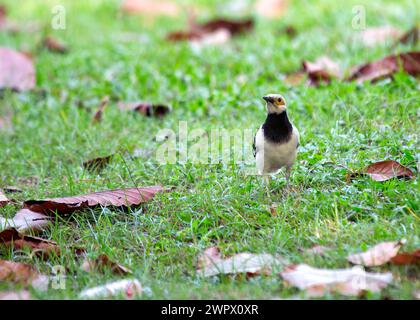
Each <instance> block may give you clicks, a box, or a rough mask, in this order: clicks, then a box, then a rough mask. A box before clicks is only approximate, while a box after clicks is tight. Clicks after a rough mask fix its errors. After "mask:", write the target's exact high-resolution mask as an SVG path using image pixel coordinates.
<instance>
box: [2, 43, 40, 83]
mask: <svg viewBox="0 0 420 320" xmlns="http://www.w3.org/2000/svg"><path fill="white" fill-rule="evenodd" d="M0 70H1V72H0V89H4V88H9V89H12V90H17V91H25V90H30V89H33V88H34V87H35V68H34V65H33V62H32V60H31V59H29V58H27V57H26V56H25V55H24V54H22V53H20V52H17V51H15V50H12V49H9V48H0Z"/></svg>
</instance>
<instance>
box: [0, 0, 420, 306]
mask: <svg viewBox="0 0 420 320" xmlns="http://www.w3.org/2000/svg"><path fill="white" fill-rule="evenodd" d="M188 2H189V3H192V1H183V3H184V4H185V3H188ZM2 3H5V4H6V5H7V7H8V9H9V16H10V17H11V18H13V19H14V20H16V21H38V22H41V23H43V24H44V25H45V28H43V29H42V30H41V31H39V32H36V33H29V32H22V33H17V34H10V33H5V32H0V45H1V46H3V47H4V46H5V47H11V48H15V49H18V50H21V51H27V52H31V53H32V54H33V56H34V58H35V65H36V71H37V90H35V92H33V91H32V92H22V93H13V92H6V91H4V92H3V93H2V96H1V97H0V116H2V115H3V116H4V115H9V116H10V117H11V119H12V124H11V125H10V126H9V127H8V128H6V129H0V137H1V139H0V150H1V153H0V188H2V187H3V186H7V185H13V186H17V187H19V188H20V189H22V191H23V192H22V193H17V194H12V195H10V196H11V197H13V198H15V199H16V200H18V201H24V200H27V199H44V198H51V197H63V196H71V195H78V194H85V193H89V192H95V191H101V190H107V189H117V188H131V187H133V186H150V185H157V184H159V185H162V186H165V187H171V188H173V190H172V191H171V192H168V193H159V194H158V195H156V197H155V198H154V199H153V200H152V201H150V202H148V203H146V204H144V205H142V206H140V207H138V208H130V209H128V210H125V211H123V210H119V209H113V208H103V209H101V208H97V209H87V210H84V211H83V212H80V213H77V214H74V215H73V216H72V217H69V218H62V219H59V220H58V221H56V222H55V223H54V224H53V226H52V227H51V228H50V229H48V230H46V231H44V232H43V233H42V234H41V235H40V236H42V237H44V238H47V239H51V240H54V241H56V242H57V243H58V244H59V245H60V247H61V249H62V250H63V253H62V254H61V255H60V256H52V257H50V258H49V259H47V260H41V259H39V258H37V257H34V256H33V255H31V254H30V253H29V252H28V251H25V250H23V251H19V250H15V251H13V250H6V249H4V248H3V249H1V251H0V257H1V259H6V260H14V261H19V262H24V263H28V264H31V265H34V266H36V267H37V268H38V269H39V270H40V271H42V272H43V273H47V274H48V273H51V268H52V266H55V265H62V266H65V268H66V276H67V277H66V287H65V289H62V290H55V289H52V288H50V289H49V290H48V291H47V292H40V291H36V290H32V289H31V290H32V291H31V292H32V294H33V296H34V297H35V298H39V299H44V298H47V299H63V298H66V299H74V298H77V297H78V294H79V293H80V291H81V290H83V289H85V288H89V287H93V286H96V285H100V284H103V283H105V282H108V281H111V280H113V279H120V278H122V277H121V276H116V275H113V274H112V273H111V272H110V271H109V270H108V271H109V272H108V271H106V272H105V273H104V274H101V273H95V272H94V273H86V272H85V271H83V270H81V269H80V260H77V259H76V257H75V255H74V252H73V250H72V249H71V247H72V246H77V247H82V248H85V249H86V252H87V255H88V256H90V257H96V256H98V255H99V254H106V255H108V256H109V257H110V258H111V259H112V260H114V261H117V262H118V263H120V264H122V265H124V266H127V267H129V268H130V269H131V270H133V275H131V276H130V277H135V278H137V279H139V281H140V282H141V284H142V286H143V289H144V290H143V295H142V298H143V299H272V298H286V299H287V298H299V297H301V298H304V297H305V293H304V292H303V291H299V290H298V289H295V288H293V287H291V286H287V285H286V284H285V283H284V282H283V281H282V280H281V279H280V278H279V277H278V276H277V275H276V274H273V275H271V276H257V277H254V278H251V279H246V277H229V276H219V277H211V278H204V277H202V276H200V275H198V274H197V273H196V265H197V257H198V255H199V254H200V252H202V251H203V250H204V249H205V248H207V247H210V246H213V245H217V246H219V247H220V249H221V251H222V253H223V255H224V256H229V255H233V254H235V253H239V252H252V253H271V254H278V255H281V256H283V257H284V258H286V259H288V260H289V261H290V262H291V263H306V264H309V265H311V266H315V267H320V268H347V267H351V264H350V263H348V262H347V261H346V257H347V255H348V254H350V253H355V252H359V251H362V250H366V249H367V248H369V247H371V246H373V245H375V244H377V243H379V242H382V241H390V240H399V239H402V238H405V239H406V240H407V243H406V244H405V250H406V251H410V250H414V249H416V248H419V247H420V232H419V227H420V213H419V202H418V194H419V187H418V179H417V178H416V177H415V178H414V179H411V180H398V179H391V180H388V181H385V182H377V181H374V180H372V179H370V178H369V177H367V176H360V177H357V178H355V179H353V180H351V181H347V180H346V173H347V169H346V168H349V169H351V170H355V171H359V170H362V169H363V168H364V167H366V166H367V165H368V164H370V163H373V162H376V161H380V160H386V159H393V160H396V161H398V162H400V163H401V164H403V165H405V166H407V167H409V168H411V169H412V170H413V171H414V173H415V175H417V161H418V156H419V139H418V125H419V113H418V112H419V107H420V91H419V84H418V81H417V80H416V79H415V78H413V77H411V76H409V75H406V74H404V73H398V74H396V75H395V77H394V78H393V80H390V79H387V80H382V81H379V82H376V83H373V84H370V83H364V84H362V85H359V84H356V83H355V82H341V81H332V82H331V83H329V84H322V85H320V86H318V87H313V86H307V85H304V84H302V85H298V86H290V85H288V84H286V83H285V82H284V81H283V79H284V75H285V74H286V73H288V72H292V71H295V70H297V69H299V68H300V67H301V62H302V60H310V61H313V60H315V59H316V58H317V57H319V56H322V55H327V56H329V57H331V58H332V59H334V60H335V61H337V62H339V64H340V65H341V66H342V67H343V69H348V68H350V67H352V66H354V65H358V64H362V63H365V62H367V61H372V60H375V59H380V58H382V57H384V56H387V55H389V54H393V53H397V52H407V51H416V50H417V51H418V50H419V49H420V45H419V44H416V45H399V46H397V47H395V48H392V47H391V46H390V45H389V44H379V45H377V46H375V47H371V48H366V46H364V45H363V44H362V43H360V42H359V41H355V40H354V37H355V35H356V34H357V32H359V31H358V30H355V29H354V28H353V27H352V19H353V16H354V13H353V11H352V9H353V7H354V6H355V5H358V4H359V3H360V1H346V2H344V1H343V2H341V1H340V2H339V1H327V0H320V1H308V0H307V1H303V0H296V1H292V3H291V4H290V6H289V8H288V9H287V11H286V12H285V14H284V15H283V17H281V18H279V19H275V20H268V19H263V18H261V17H256V26H255V29H254V30H253V31H250V32H247V33H246V34H244V35H241V36H238V37H235V38H234V39H233V40H232V41H230V42H229V43H226V44H223V45H219V46H217V45H215V46H208V47H204V48H196V47H192V46H191V45H190V44H189V43H188V42H180V43H173V42H169V41H166V40H165V36H166V34H167V33H168V32H171V31H175V30H178V29H182V28H185V26H186V25H187V19H188V17H187V15H186V12H183V13H182V14H181V15H180V16H177V17H160V18H155V19H152V18H150V17H148V18H144V17H143V18H142V17H141V16H138V15H125V14H121V12H120V10H119V5H118V1H93V0H92V1H70V0H68V1H31V0H21V1H19V2H17V1H12V0H6V1H2ZM58 3H60V4H64V6H65V9H66V25H67V26H66V29H64V30H53V29H51V27H50V23H49V22H50V20H51V16H52V14H51V8H52V7H53V5H55V4H58ZM194 3H195V5H196V6H198V7H199V8H201V9H200V10H202V11H200V10H198V18H199V19H201V20H206V19H210V18H211V17H214V16H219V15H227V16H228V17H233V18H235V17H236V18H238V17H240V16H241V14H240V13H239V12H235V11H234V10H231V9H227V8H224V6H223V1H219V2H217V3H216V1H207V0H206V1H205V0H202V1H197V2H194ZM364 7H365V9H366V24H367V27H372V26H383V25H392V26H396V27H398V28H400V29H402V30H408V29H410V28H411V27H412V26H413V25H415V23H416V21H419V20H420V16H419V14H420V4H419V2H416V1H414V0H412V1H411V0H402V1H398V3H397V2H395V1H365V4H364ZM223 10H224V11H223ZM288 25H292V26H293V27H294V28H296V30H297V35H296V36H295V37H293V38H291V37H290V36H288V35H286V34H284V33H281V30H282V29H283V28H284V27H285V26H288ZM46 34H48V35H52V36H54V37H56V38H58V39H61V40H62V41H63V42H65V43H66V44H67V46H68V47H69V52H68V53H67V54H63V55H60V54H56V53H52V52H49V51H47V50H43V49H41V48H40V47H39V42H40V41H41V39H42V38H43V36H45V35H46ZM270 92H276V93H281V94H283V96H285V98H286V99H287V102H288V114H289V117H290V118H291V120H292V122H293V123H294V124H295V126H296V127H297V128H298V129H299V130H300V133H301V142H300V144H301V147H300V149H299V154H298V160H297V163H296V165H295V167H294V170H293V172H292V177H291V188H290V189H289V190H287V189H286V188H285V179H284V175H282V174H280V175H278V176H276V177H275V178H274V179H273V180H272V181H271V184H270V189H271V191H272V193H271V194H270V196H267V194H266V189H265V186H264V184H263V183H262V180H261V178H260V177H257V176H253V175H247V174H245V171H244V168H243V166H242V165H241V164H238V163H236V164H235V163H232V162H229V163H213V164H197V163H190V162H188V161H187V162H186V163H182V162H176V163H175V164H162V163H160V162H159V161H157V159H156V157H155V152H156V150H157V149H158V147H159V146H160V145H161V143H162V142H159V141H156V139H155V136H156V134H158V133H159V130H162V129H171V130H174V131H175V132H178V125H179V121H186V122H187V124H188V129H189V130H193V129H203V130H204V131H205V132H207V133H210V132H211V130H215V129H216V130H221V129H227V130H234V129H238V130H244V129H250V130H252V131H253V132H255V130H256V129H257V127H258V126H259V125H260V124H261V123H262V122H263V121H264V119H265V116H266V114H265V109H264V104H263V102H264V101H263V100H262V99H261V97H262V96H263V95H265V94H267V93H270ZM105 96H109V97H110V104H109V106H108V107H107V108H106V110H105V112H104V115H103V119H102V121H101V122H100V123H96V124H94V123H92V116H93V112H94V111H95V109H96V108H97V107H98V105H99V104H100V101H101V100H102V99H103V98H104V97H105ZM139 100H145V101H152V102H155V103H164V104H169V105H171V107H172V109H173V110H172V112H171V113H168V114H167V115H166V116H165V117H163V118H162V119H156V118H147V117H144V116H141V115H138V114H135V113H133V112H127V111H121V110H119V109H118V107H117V103H118V102H119V101H139ZM190 143H191V142H190ZM251 144H252V140H250V141H249V146H246V147H249V148H250V146H251ZM136 149H141V150H144V151H145V152H144V153H143V155H140V156H137V157H135V156H133V153H134V151H135V150H136ZM249 150H251V149H249ZM148 153H150V154H151V155H147V154H148ZM110 154H115V156H114V158H113V159H112V161H111V163H110V164H109V165H108V166H107V167H106V168H104V170H102V171H100V172H90V171H88V170H86V169H85V168H84V167H83V166H82V163H83V162H84V161H86V160H89V159H92V158H95V157H100V156H107V155H110ZM31 177H32V179H29V178H31ZM273 204H274V205H275V206H277V212H276V214H273V213H272V210H271V211H270V207H272V206H273ZM19 208H20V206H19V205H16V206H6V207H3V208H0V215H3V216H7V217H12V216H13V215H14V214H15V212H16V211H17V210H18V209H19ZM314 245H324V246H330V247H332V248H333V249H332V250H330V251H328V252H327V253H326V255H325V256H319V255H311V254H306V253H304V252H302V248H310V247H312V246H314ZM370 269H371V270H373V271H376V272H381V271H391V272H392V273H393V274H394V278H395V279H396V280H395V281H394V282H393V284H392V285H391V286H388V287H387V288H386V289H384V290H382V291H381V293H368V294H367V295H366V296H365V297H366V298H369V299H381V298H391V299H411V298H413V292H414V291H416V290H419V289H420V280H419V277H418V276H419V268H418V267H415V266H402V267H399V266H390V265H386V266H382V267H374V268H370ZM18 287H19V286H17V285H13V284H10V283H8V282H5V283H0V291H1V290H11V289H15V288H18ZM325 298H326V299H333V298H342V296H339V295H330V294H327V295H325Z"/></svg>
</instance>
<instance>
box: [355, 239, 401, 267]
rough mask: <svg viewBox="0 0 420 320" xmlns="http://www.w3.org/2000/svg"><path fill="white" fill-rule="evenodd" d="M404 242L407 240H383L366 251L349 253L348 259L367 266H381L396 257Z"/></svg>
mask: <svg viewBox="0 0 420 320" xmlns="http://www.w3.org/2000/svg"><path fill="white" fill-rule="evenodd" d="M404 243H405V240H401V241H390V242H382V243H379V244H377V245H376V246H373V247H372V248H370V249H369V250H367V251H365V252H362V253H356V254H351V255H349V256H348V257H347V260H348V261H349V262H351V263H353V264H358V265H363V266H366V267H375V266H381V265H383V264H385V263H388V262H389V261H390V260H391V259H392V258H393V257H395V256H396V255H397V253H398V251H399V250H400V248H401V247H402V246H403V244H404Z"/></svg>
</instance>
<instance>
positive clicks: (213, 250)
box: [197, 247, 222, 269]
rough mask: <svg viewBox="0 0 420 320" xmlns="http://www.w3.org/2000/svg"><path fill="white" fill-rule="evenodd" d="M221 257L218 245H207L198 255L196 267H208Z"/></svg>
mask: <svg viewBox="0 0 420 320" xmlns="http://www.w3.org/2000/svg"><path fill="white" fill-rule="evenodd" d="M221 259H222V256H221V254H220V249H219V248H218V247H209V248H207V249H206V250H204V252H203V253H202V254H200V255H199V256H198V262H197V266H198V269H203V268H207V267H210V266H211V265H212V264H213V263H214V262H216V261H219V260H221Z"/></svg>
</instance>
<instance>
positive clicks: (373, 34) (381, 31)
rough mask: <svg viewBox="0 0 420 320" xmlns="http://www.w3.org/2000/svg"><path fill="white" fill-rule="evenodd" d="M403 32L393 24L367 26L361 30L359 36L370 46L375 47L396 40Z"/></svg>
mask: <svg viewBox="0 0 420 320" xmlns="http://www.w3.org/2000/svg"><path fill="white" fill-rule="evenodd" d="M401 34H402V32H401V31H400V30H399V29H396V28H394V27H391V26H383V27H376V28H367V29H365V30H363V31H361V32H360V34H359V37H360V39H361V40H362V42H363V43H364V45H366V46H368V47H373V46H375V45H377V44H380V43H386V42H391V41H395V40H396V39H398V38H399V37H400V36H401Z"/></svg>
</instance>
